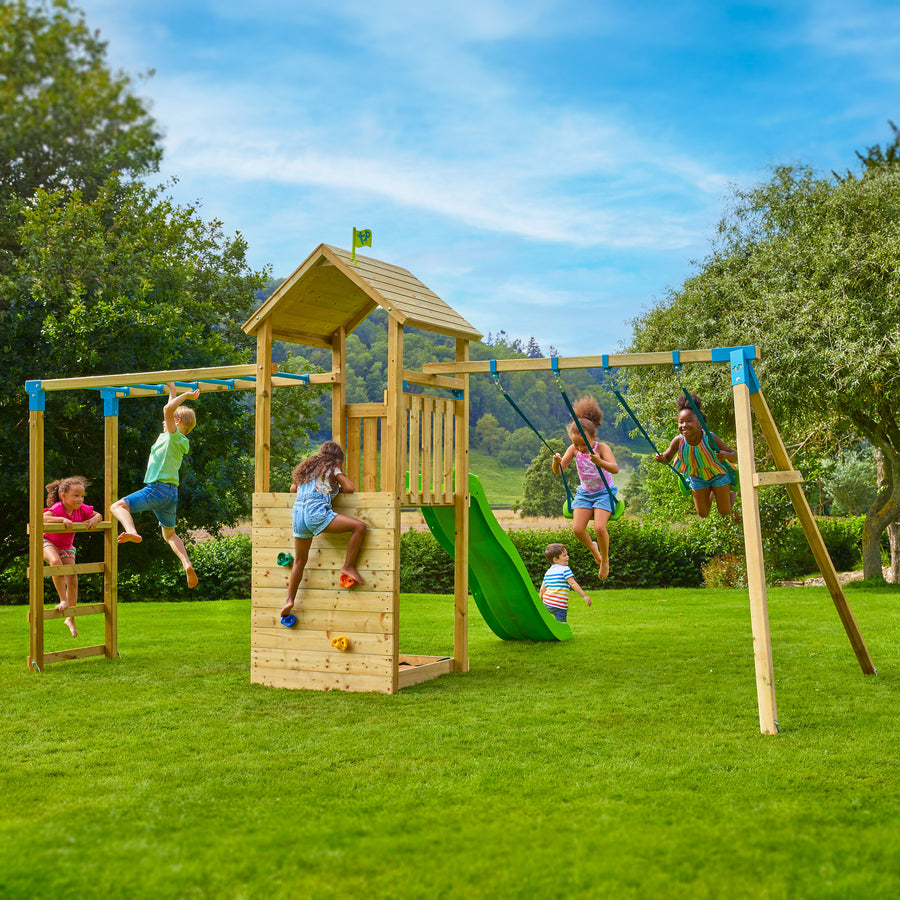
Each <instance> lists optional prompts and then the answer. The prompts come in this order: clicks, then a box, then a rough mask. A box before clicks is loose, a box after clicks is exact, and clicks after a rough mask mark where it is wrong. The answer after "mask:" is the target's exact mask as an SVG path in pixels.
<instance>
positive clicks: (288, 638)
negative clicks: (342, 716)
mask: <svg viewBox="0 0 900 900" xmlns="http://www.w3.org/2000/svg"><path fill="white" fill-rule="evenodd" d="M293 503H294V495H293V494H275V493H268V492H266V493H256V494H254V495H253V579H252V602H251V605H252V611H251V623H250V636H251V641H250V643H251V663H250V677H251V681H252V682H254V683H255V684H264V685H270V686H273V687H288V688H307V689H312V690H332V689H336V690H346V691H379V692H382V693H393V692H394V691H395V689H396V688H395V682H396V679H395V677H394V671H395V660H396V657H397V637H396V636H397V618H398V615H399V610H398V603H399V574H398V572H397V571H396V548H395V547H394V544H395V543H396V535H397V533H398V526H399V518H400V503H399V498H398V497H397V496H396V495H389V494H385V493H372V492H359V493H355V494H348V495H339V496H338V497H336V498H335V501H334V508H335V511H337V512H341V513H343V514H345V515H349V516H353V517H355V518H359V519H362V520H363V521H364V522H365V523H366V525H367V526H368V529H367V533H366V537H365V540H364V541H363V546H362V549H361V551H360V555H359V557H358V559H357V568H358V569H359V571H360V574H361V575H362V577H363V578H364V579H365V584H362V585H359V586H358V587H355V588H353V589H352V590H345V589H343V588H341V587H340V585H339V583H338V581H339V578H340V570H341V565H342V564H343V561H344V554H345V552H346V547H347V539H348V535H346V534H322V535H319V536H318V537H316V538H315V539H314V541H313V546H312V548H311V550H310V554H309V559H308V561H307V565H306V569H305V570H304V574H303V580H302V581H301V583H300V589H299V590H298V592H297V598H296V605H295V607H294V614H295V615H296V616H297V623H296V625H294V626H293V627H292V628H285V627H284V626H282V625H281V624H280V619H279V615H280V611H281V607H282V606H283V604H284V599H285V596H286V587H287V580H288V577H289V576H290V568H289V567H286V566H279V565H278V564H277V557H278V553H279V552H284V553H291V554H292V553H293V549H294V548H293V536H292V528H291V511H292V507H293ZM341 636H345V637H347V638H348V639H349V641H350V646H349V648H348V649H347V650H346V651H341V650H338V649H337V648H336V647H333V646H332V644H331V641H332V640H333V639H334V638H337V637H341Z"/></svg>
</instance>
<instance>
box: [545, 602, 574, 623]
mask: <svg viewBox="0 0 900 900" xmlns="http://www.w3.org/2000/svg"><path fill="white" fill-rule="evenodd" d="M544 609H546V610H547V612H548V613H550V615H551V616H553V618H554V619H556V621H557V622H565V621H566V614H567V613H568V612H569V611H568V610H567V609H560V608H559V607H558V606H547V604H546V603H545V604H544Z"/></svg>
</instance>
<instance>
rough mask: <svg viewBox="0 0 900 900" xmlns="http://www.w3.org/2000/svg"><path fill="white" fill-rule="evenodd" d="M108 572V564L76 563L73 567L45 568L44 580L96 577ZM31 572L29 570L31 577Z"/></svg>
mask: <svg viewBox="0 0 900 900" xmlns="http://www.w3.org/2000/svg"><path fill="white" fill-rule="evenodd" d="M105 570H106V563H102V562H93V563H74V564H73V565H71V566H44V578H52V577H53V576H54V575H96V574H97V573H98V572H103V571H105ZM30 574H31V570H30V569H29V575H30Z"/></svg>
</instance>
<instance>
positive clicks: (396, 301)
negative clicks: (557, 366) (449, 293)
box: [243, 244, 482, 347]
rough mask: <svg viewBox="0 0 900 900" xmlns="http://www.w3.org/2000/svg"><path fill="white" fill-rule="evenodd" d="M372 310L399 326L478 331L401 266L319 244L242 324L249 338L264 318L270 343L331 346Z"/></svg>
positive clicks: (453, 333)
mask: <svg viewBox="0 0 900 900" xmlns="http://www.w3.org/2000/svg"><path fill="white" fill-rule="evenodd" d="M376 307H381V308H382V309H383V310H384V311H385V312H386V313H387V314H388V315H389V316H390V317H391V318H392V319H394V320H395V321H397V322H399V323H400V324H402V325H408V326H410V327H412V328H421V329H424V330H425V331H431V332H434V333H436V334H444V335H448V336H450V337H458V338H465V339H467V340H472V341H477V340H480V339H481V337H482V334H481V332H479V331H477V330H476V329H475V328H474V327H473V326H472V325H470V324H469V323H468V322H467V321H466V320H465V319H464V318H463V317H462V316H461V315H460V314H459V313H458V312H456V311H455V310H454V309H452V308H451V307H450V306H448V305H447V304H446V303H445V302H444V301H443V300H441V298H440V297H438V295H437V294H435V293H434V292H433V291H432V290H430V289H429V288H427V287H426V286H425V285H424V284H422V282H421V281H419V279H418V278H416V277H415V276H414V275H412V273H410V272H409V271H407V270H406V269H403V268H401V267H400V266H394V265H391V264H390V263H386V262H382V261H381V260H378V259H372V258H371V257H368V256H357V258H356V264H354V263H353V262H352V261H351V255H350V252H349V251H348V250H341V249H339V248H337V247H331V246H329V245H328V244H320V245H319V246H318V247H316V249H315V250H313V252H312V253H311V254H310V255H309V257H307V259H306V261H305V262H303V263H302V264H301V265H300V266H299V267H298V268H297V269H296V271H295V272H294V273H293V274H292V275H291V276H290V277H289V278H287V279H285V281H284V282H283V283H282V284H281V285H279V287H278V288H276V290H275V291H274V293H273V294H272V296H271V297H269V298H268V300H266V301H265V302H264V303H263V304H262V305H261V306H260V307H259V309H257V310H256V312H254V313H253V315H252V316H250V318H249V319H248V320H247V321H246V322H245V323H244V325H243V329H244V331H245V332H246V333H247V334H249V335H253V334H255V333H256V331H257V329H258V328H259V327H260V326H261V325H262V323H263V322H264V321H266V320H267V319H271V321H272V339H273V340H276V341H289V342H291V343H295V344H307V345H310V346H313V347H330V346H331V340H332V335H334V333H335V332H336V331H337V330H338V329H339V328H340V327H341V326H343V327H344V328H345V329H346V331H347V333H348V334H349V333H350V332H351V331H353V329H354V328H356V326H357V325H359V323H360V322H362V321H363V320H364V319H365V318H366V317H367V316H368V315H369V314H370V313H371V312H373V311H374V310H375V309H376Z"/></svg>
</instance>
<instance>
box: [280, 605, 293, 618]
mask: <svg viewBox="0 0 900 900" xmlns="http://www.w3.org/2000/svg"><path fill="white" fill-rule="evenodd" d="M293 608H294V601H293V600H288V602H287V603H285V604H284V606H282V607H281V613H280V615H281V618H282V619H283V618H284V617H285V616H289V615H290V614H291V610H292V609H293Z"/></svg>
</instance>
